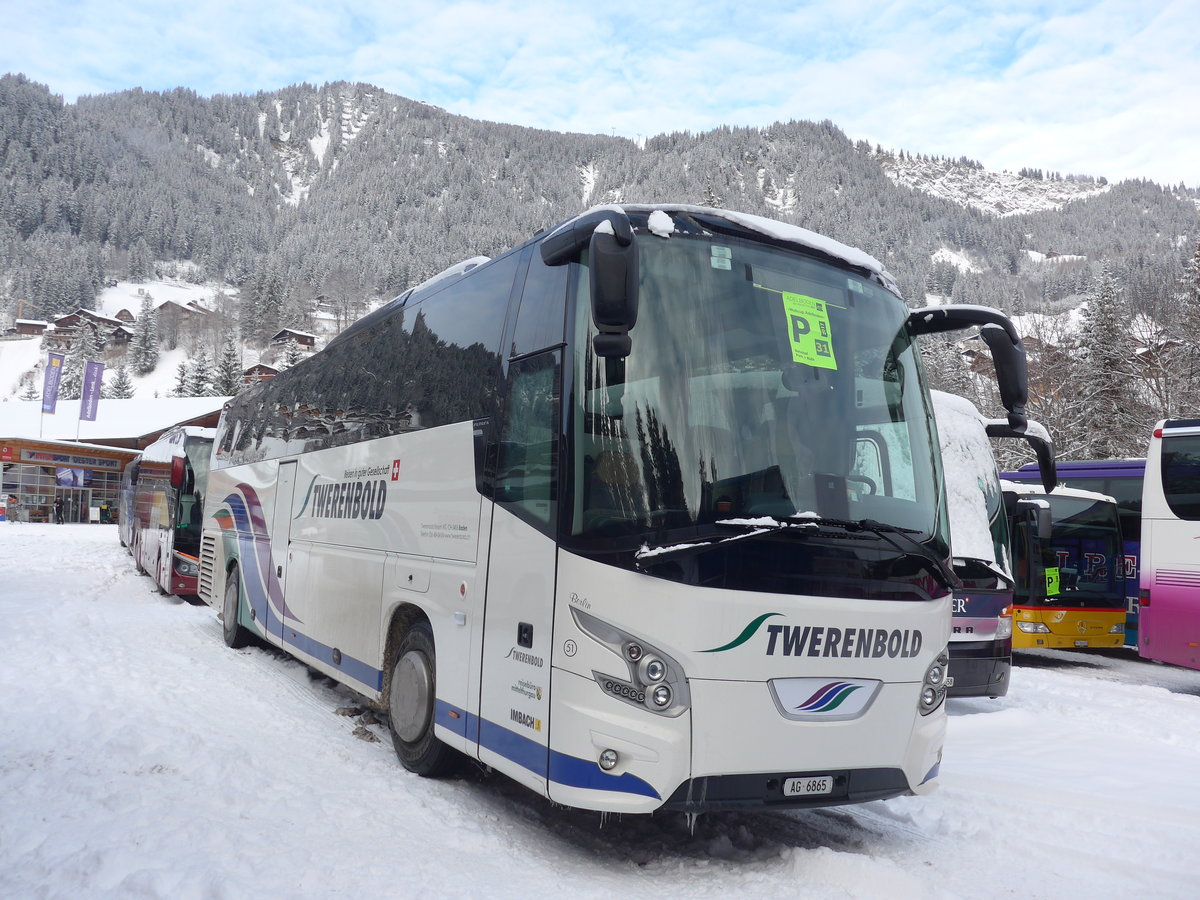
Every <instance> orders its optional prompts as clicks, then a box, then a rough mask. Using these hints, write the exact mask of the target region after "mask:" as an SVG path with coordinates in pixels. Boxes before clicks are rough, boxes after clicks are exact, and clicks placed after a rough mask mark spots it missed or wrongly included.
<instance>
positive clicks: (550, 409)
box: [496, 351, 561, 533]
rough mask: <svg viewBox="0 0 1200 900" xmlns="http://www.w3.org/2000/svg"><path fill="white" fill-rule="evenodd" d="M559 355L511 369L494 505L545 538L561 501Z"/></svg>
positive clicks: (542, 356) (547, 354)
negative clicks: (559, 491) (544, 534)
mask: <svg viewBox="0 0 1200 900" xmlns="http://www.w3.org/2000/svg"><path fill="white" fill-rule="evenodd" d="M560 359H561V354H560V353H559V352H558V351H555V352H552V353H545V354H542V355H540V356H536V357H532V358H529V359H523V360H520V361H518V362H515V363H513V364H512V365H511V366H510V367H509V372H508V397H507V401H506V403H505V409H504V412H503V422H502V423H501V427H500V444H499V452H498V454H497V466H496V501H497V502H498V503H502V504H504V505H505V506H507V507H508V508H509V509H510V510H512V511H513V512H515V513H517V514H518V515H520V516H521V517H522V518H524V519H525V520H526V521H529V522H530V523H532V524H534V525H535V526H537V527H538V528H540V529H541V530H543V531H544V532H546V533H550V530H551V528H552V527H553V524H554V508H555V501H556V500H557V499H558V491H557V485H558V439H559V427H558V425H559V422H560V413H559V403H560V400H559V387H558V386H559V383H560Z"/></svg>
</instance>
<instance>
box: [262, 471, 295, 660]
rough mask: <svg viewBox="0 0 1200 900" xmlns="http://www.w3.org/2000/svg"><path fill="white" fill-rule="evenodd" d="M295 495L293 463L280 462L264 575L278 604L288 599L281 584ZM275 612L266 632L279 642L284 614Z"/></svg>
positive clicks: (284, 571)
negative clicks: (268, 562) (267, 560)
mask: <svg viewBox="0 0 1200 900" xmlns="http://www.w3.org/2000/svg"><path fill="white" fill-rule="evenodd" d="M295 492H296V461H295V460H290V461H288V462H281V463H280V464H279V480H278V482H277V485H276V488H275V507H274V509H273V510H272V515H271V532H270V535H271V571H270V572H268V573H267V584H268V596H269V597H278V598H279V600H280V605H282V599H283V597H285V596H287V594H286V592H285V591H284V585H286V584H287V571H288V563H289V561H290V557H291V554H290V553H289V551H288V543H289V541H290V539H291V533H292V532H291V528H292V499H293V497H294V495H295ZM276 590H277V591H278V593H276ZM276 613H277V616H276V619H275V620H274V621H272V623H271V628H270V629H269V631H270V632H271V636H272V638H274V639H276V640H278V641H280V642H281V643H282V641H283V633H282V621H283V614H282V611H281V610H280V609H279V608H278V606H277V607H276Z"/></svg>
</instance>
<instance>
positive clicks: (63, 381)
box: [58, 323, 91, 400]
mask: <svg viewBox="0 0 1200 900" xmlns="http://www.w3.org/2000/svg"><path fill="white" fill-rule="evenodd" d="M90 346H91V329H90V328H89V327H88V326H87V325H84V324H82V323H81V324H80V325H79V326H78V327H77V328H76V329H75V337H74V338H73V339H72V340H71V346H70V348H69V349H68V350H67V354H66V358H65V359H64V360H63V365H62V375H60V376H59V382H58V396H59V397H60V398H62V399H63V400H78V399H79V398H80V397H82V396H83V366H84V363H85V362H86V361H87V353H88V348H89V347H90Z"/></svg>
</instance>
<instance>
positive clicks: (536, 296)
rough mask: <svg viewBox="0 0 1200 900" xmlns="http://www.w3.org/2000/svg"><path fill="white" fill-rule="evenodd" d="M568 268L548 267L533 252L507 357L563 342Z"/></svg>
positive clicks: (540, 257) (539, 255) (537, 254)
mask: <svg viewBox="0 0 1200 900" xmlns="http://www.w3.org/2000/svg"><path fill="white" fill-rule="evenodd" d="M533 249H534V250H535V249H536V248H533ZM531 252H532V251H531ZM570 269H571V267H570V266H548V265H546V264H545V263H544V262H542V255H541V254H540V253H536V252H532V258H531V259H530V262H529V272H528V274H527V275H526V276H525V290H524V292H523V293H522V295H521V308H520V310H519V312H518V314H517V325H516V329H515V330H514V331H513V337H512V344H511V346H510V347H509V354H508V355H509V356H510V357H517V356H524V355H525V354H527V353H533V352H534V351H537V350H543V349H545V348H547V347H554V346H556V345H558V344H561V343H562V342H563V323H564V321H565V318H566V309H567V304H566V298H567V285H568V275H569V274H570Z"/></svg>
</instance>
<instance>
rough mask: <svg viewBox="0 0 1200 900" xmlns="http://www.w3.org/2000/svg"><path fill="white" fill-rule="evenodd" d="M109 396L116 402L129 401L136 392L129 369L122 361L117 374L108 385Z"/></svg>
mask: <svg viewBox="0 0 1200 900" xmlns="http://www.w3.org/2000/svg"><path fill="white" fill-rule="evenodd" d="M107 388H108V394H107V396H109V397H111V398H112V399H114V400H128V399H129V398H130V397H132V396H133V395H134V394H135V393H136V391H135V389H134V387H133V379H132V378H130V377H129V368H128V367H127V366H126V365H125V362H124V361H122V362H121V364H120V365H118V366H117V374H116V376H115V377H114V378H113V380H112V381H110V382H109V383H108V385H107Z"/></svg>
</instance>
